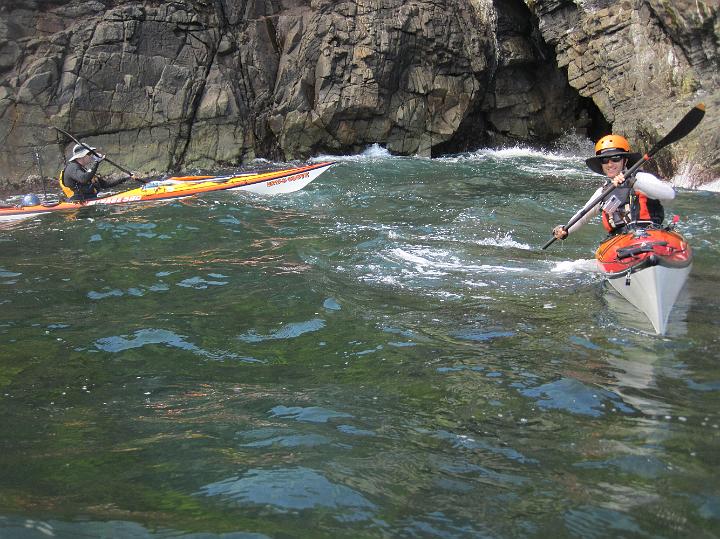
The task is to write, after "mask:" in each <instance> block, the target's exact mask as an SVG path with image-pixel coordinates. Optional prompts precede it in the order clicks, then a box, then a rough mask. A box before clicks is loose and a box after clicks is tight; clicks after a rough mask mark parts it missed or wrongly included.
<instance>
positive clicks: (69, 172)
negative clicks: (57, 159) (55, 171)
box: [60, 144, 130, 202]
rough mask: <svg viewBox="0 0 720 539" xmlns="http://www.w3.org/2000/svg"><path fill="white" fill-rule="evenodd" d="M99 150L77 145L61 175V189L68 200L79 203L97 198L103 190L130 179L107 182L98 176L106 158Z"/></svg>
mask: <svg viewBox="0 0 720 539" xmlns="http://www.w3.org/2000/svg"><path fill="white" fill-rule="evenodd" d="M95 150H97V148H94V147H92V146H87V145H85V144H76V145H75V146H74V147H73V153H72V155H71V156H70V157H69V158H68V161H67V164H66V165H65V168H64V169H63V171H62V172H61V173H60V188H61V189H62V191H63V193H64V194H65V196H66V197H67V199H68V200H71V201H74V202H79V201H82V200H88V199H92V198H97V196H98V194H99V193H100V191H101V190H102V189H108V188H110V187H115V186H116V185H120V184H121V183H123V182H125V181H127V180H129V179H130V178H120V179H119V180H107V179H105V178H100V177H97V176H96V173H97V169H98V167H99V166H100V163H101V162H102V161H103V159H105V156H104V155H102V154H100V153H98V152H96V151H95Z"/></svg>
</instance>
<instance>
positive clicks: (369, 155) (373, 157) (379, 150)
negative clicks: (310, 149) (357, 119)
mask: <svg viewBox="0 0 720 539" xmlns="http://www.w3.org/2000/svg"><path fill="white" fill-rule="evenodd" d="M384 159H403V158H402V157H397V156H393V155H392V154H391V153H390V152H389V151H388V150H387V148H383V147H382V146H380V145H379V144H377V143H376V144H373V145H372V146H368V147H367V148H366V149H365V150H364V151H363V152H362V153H360V154H355V155H319V156H317V157H314V158H313V159H312V160H311V161H313V162H315V161H317V162H320V161H351V162H361V161H380V160H384Z"/></svg>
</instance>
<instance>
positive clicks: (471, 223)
mask: <svg viewBox="0 0 720 539" xmlns="http://www.w3.org/2000/svg"><path fill="white" fill-rule="evenodd" d="M581 164H582V161H581V160H580V159H579V158H578V156H577V155H573V154H572V152H568V151H562V152H555V153H550V152H545V153H541V152H535V151H533V150H530V149H524V148H516V149H507V150H503V151H480V152H476V153H472V154H464V155H461V156H453V157H448V158H445V159H437V160H429V159H410V158H393V157H391V156H389V155H388V154H387V152H384V151H382V149H380V148H375V149H374V150H372V151H370V152H369V153H368V154H367V155H363V156H353V157H349V158H345V159H342V160H340V163H339V164H338V165H336V166H335V167H334V168H333V169H331V170H330V171H328V172H327V173H326V174H324V175H323V176H322V177H321V178H320V179H319V180H318V181H317V182H315V183H313V184H312V185H311V186H309V187H308V188H307V189H305V190H303V191H300V192H298V193H294V194H293V195H291V196H289V197H280V198H272V199H264V198H260V197H254V196H249V195H244V194H233V193H221V194H216V195H214V196H210V197H206V198H203V199H198V200H196V201H193V202H192V204H181V203H177V202H176V203H170V204H164V205H157V206H154V205H153V206H145V207H143V208H132V209H122V208H114V209H112V210H111V209H103V208H95V209H94V210H93V211H92V212H90V213H88V212H80V213H78V215H76V216H75V217H74V218H73V219H70V220H68V219H65V218H63V217H59V216H50V215H49V216H43V217H42V218H38V219H35V220H32V221H29V222H26V223H24V224H22V225H18V226H16V227H13V228H12V229H9V230H4V231H3V233H2V234H1V235H0V236H1V237H0V244H1V245H2V247H3V256H2V259H1V260H0V305H1V306H2V307H3V309H2V310H0V342H1V343H2V347H1V348H0V418H1V419H0V429H2V432H3V436H2V437H0V515H3V516H2V517H0V537H4V536H5V535H8V536H10V537H21V538H23V537H32V538H36V537H73V538H75V537H83V536H88V537H198V538H199V537H233V538H234V537H243V538H250V537H252V538H259V537H285V536H288V537H312V538H316V537H333V538H335V537H517V536H521V537H525V536H528V537H545V536H563V537H564V536H568V537H574V536H582V537H617V536H639V537H642V536H650V537H656V536H703V534H705V535H707V533H708V530H715V529H718V526H720V501H719V500H720V493H719V491H718V487H717V485H718V475H717V474H718V472H717V466H715V463H716V461H717V458H716V455H717V454H718V449H719V448H718V445H719V440H720V427H719V425H720V415H719V412H718V409H719V408H718V394H719V393H718V392H719V391H720V371H719V370H718V365H717V361H716V359H717V357H720V350H719V346H720V341H719V340H718V337H717V322H716V321H717V318H718V316H720V301H719V300H718V299H717V297H716V296H715V295H713V294H711V293H708V290H713V288H712V287H713V285H714V283H715V281H717V269H716V268H717V265H718V262H719V261H720V256H719V253H720V243H718V241H717V237H718V229H719V226H720V221H718V220H717V219H715V218H712V217H709V216H711V215H714V213H716V212H715V209H716V205H717V194H707V195H702V196H700V195H698V194H695V193H686V192H681V193H680V195H679V196H678V198H677V199H676V200H675V201H674V204H675V205H676V207H675V208H672V209H669V212H670V211H676V212H678V213H682V214H683V215H686V216H687V219H686V221H687V223H686V224H684V226H685V227H686V228H684V230H685V229H686V230H687V232H688V237H689V239H690V241H691V243H692V244H693V246H694V248H695V250H696V261H695V265H694V268H693V272H692V274H691V276H690V280H689V281H688V289H687V290H686V292H685V294H684V295H683V296H681V298H680V299H679V302H678V306H677V307H676V309H675V311H674V312H673V313H672V315H671V322H670V326H669V332H668V335H666V336H663V337H659V336H657V335H655V334H654V332H653V331H652V328H651V327H650V325H649V323H648V322H647V321H645V320H644V319H643V318H642V317H639V316H638V313H636V312H634V311H633V309H632V307H631V306H630V305H629V304H628V303H627V302H624V301H621V298H619V297H617V296H616V295H615V296H614V295H613V294H612V292H610V291H608V290H607V287H606V286H603V284H602V282H601V277H600V275H598V273H597V271H596V269H595V264H594V262H593V258H592V257H593V251H594V248H595V247H596V245H597V243H598V242H599V240H600V238H601V236H602V234H603V233H602V232H601V231H600V226H599V225H598V226H588V227H585V229H583V230H582V231H580V232H578V233H577V234H576V235H574V237H573V238H570V239H568V240H566V241H565V242H556V244H555V245H553V246H552V248H551V249H549V250H548V251H542V250H540V249H539V246H540V245H542V244H543V243H545V241H546V240H547V236H548V235H549V230H550V229H551V227H552V226H553V225H554V224H557V223H559V222H566V221H567V220H568V218H569V217H570V216H571V215H572V214H573V213H574V212H575V210H576V209H577V208H578V207H579V206H580V205H581V204H582V203H584V202H585V200H586V198H587V195H588V194H589V193H590V192H592V191H593V190H594V189H595V187H596V184H597V179H596V178H595V177H593V176H592V175H589V174H587V173H586V172H585V171H584V170H583V169H582V168H581Z"/></svg>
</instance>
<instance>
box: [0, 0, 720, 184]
mask: <svg viewBox="0 0 720 539" xmlns="http://www.w3.org/2000/svg"><path fill="white" fill-rule="evenodd" d="M591 3H592V2H589V1H588V2H574V1H570V0H568V1H562V0H547V1H531V0H527V1H526V3H523V2H522V1H521V0H502V1H501V0H497V1H496V2H493V1H492V0H412V1H404V0H353V1H342V0H339V1H333V0H264V1H262V2H260V1H248V0H179V1H175V2H172V3H165V2H158V1H154V0H136V1H129V0H126V1H123V0H102V1H101V0H90V1H78V0H51V1H48V0H44V1H40V0H37V1H33V0H6V1H5V2H4V3H3V4H2V5H0V141H2V144H3V148H4V149H5V152H3V153H2V154H0V177H4V178H8V179H12V178H17V177H25V176H28V175H30V174H37V173H38V172H42V173H44V174H45V175H48V176H49V175H53V174H55V173H56V172H57V169H58V168H59V167H60V166H61V165H62V157H61V152H63V151H64V152H65V153H66V154H67V151H68V141H67V140H61V144H58V143H57V139H56V133H55V132H54V131H53V130H49V129H48V128H47V127H48V126H50V125H55V126H58V127H62V128H64V129H66V130H68V131H70V132H71V133H74V134H76V135H77V136H79V137H82V138H85V139H87V140H88V141H90V142H91V143H92V144H93V145H96V146H99V147H101V148H103V150H104V151H106V152H108V153H109V154H110V155H111V156H112V158H113V160H115V161H117V162H120V163H123V164H124V165H126V166H128V167H130V168H133V169H135V170H138V171H139V172H143V173H150V172H153V171H155V172H165V171H174V170H178V169H192V168H211V167H216V166H228V165H230V166H234V165H238V164H240V163H242V162H245V161H248V160H251V159H253V158H255V157H265V158H269V159H282V160H289V159H296V158H305V157H308V156H310V155H313V154H317V153H321V152H327V153H349V152H357V151H360V150H362V149H364V148H365V147H366V146H367V145H369V144H373V143H380V144H382V145H384V146H386V147H387V148H388V149H389V150H390V151H392V152H394V153H399V154H404V155H412V154H420V155H436V154H439V153H443V152H453V151H459V150H464V149H467V148H473V147H478V146H482V145H490V144H504V143H512V142H517V141H522V142H529V143H547V142H549V141H551V140H552V139H554V138H556V137H558V136H559V135H561V134H563V133H564V132H567V131H568V130H580V131H581V132H585V133H590V134H595V133H593V131H594V130H601V128H602V126H601V125H600V124H599V123H598V121H593V118H602V117H603V116H604V118H606V119H607V120H608V121H609V122H611V123H613V124H614V126H613V127H614V128H615V129H616V130H620V131H623V132H625V133H626V134H627V135H628V136H630V137H632V136H634V135H637V136H641V135H642V136H644V137H646V138H652V137H653V136H655V134H656V133H661V134H662V133H663V132H664V131H665V129H666V127H667V126H668V125H670V124H671V123H672V121H673V120H674V119H676V116H677V115H678V114H680V113H681V112H682V109H683V107H684V106H686V104H687V103H690V102H691V101H692V100H693V99H695V98H696V96H697V94H699V93H702V92H705V93H706V94H708V95H709V96H710V97H712V98H713V99H717V90H716V88H717V80H716V77H717V72H718V69H717V67H718V46H717V35H718V32H717V31H716V30H715V28H716V26H713V24H715V25H717V9H716V8H710V7H707V8H703V9H705V11H703V12H702V13H700V12H699V11H698V14H697V16H696V15H694V14H693V15H692V17H691V16H689V15H688V13H687V12H685V11H683V16H682V17H679V18H678V17H676V16H675V11H676V10H674V9H673V8H665V7H664V6H663V5H660V4H662V3H663V2H662V1H661V0H644V1H643V0H637V1H635V2H629V1H627V0H626V1H625V2H623V3H622V6H621V9H620V10H618V9H616V8H612V9H604V8H602V6H594V7H590V6H589V4H591ZM526 4H527V5H526ZM594 4H602V2H601V1H599V0H598V1H596V2H594ZM611 4H612V5H613V6H615V5H617V4H618V3H616V2H613V3H611ZM675 4H677V2H675ZM696 4H697V5H700V4H701V2H698V3H696V2H694V1H693V2H692V5H693V6H695V5H696ZM698 9H699V8H698ZM693 13H694V12H693ZM673 55H674V56H673ZM670 57H672V61H670V62H669V63H668V61H669V60H668V61H664V63H663V62H661V61H660V59H667V58H670ZM558 65H559V67H558ZM636 74H637V75H636ZM713 85H714V86H713ZM658 88H660V89H661V90H662V92H661V93H662V99H658ZM713 92H714V93H713ZM679 105H682V106H679ZM708 105H709V106H711V105H710V103H708ZM639 110H641V111H647V114H643V115H641V114H639V113H638V111H639ZM598 111H599V112H598ZM641 116H642V120H643V121H642V122H641V121H640V120H641ZM600 123H601V122H600ZM709 132H710V131H708V133H709ZM715 134H717V129H716V130H715ZM717 146H718V144H717V140H715V146H714V147H715V148H717ZM716 153H717V152H715V154H716ZM716 159H717V158H716ZM38 160H39V162H40V164H41V165H42V168H43V170H42V171H39V170H38ZM709 165H710V166H714V165H717V163H716V162H715V163H709Z"/></svg>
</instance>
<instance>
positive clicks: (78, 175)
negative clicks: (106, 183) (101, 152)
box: [63, 161, 100, 185]
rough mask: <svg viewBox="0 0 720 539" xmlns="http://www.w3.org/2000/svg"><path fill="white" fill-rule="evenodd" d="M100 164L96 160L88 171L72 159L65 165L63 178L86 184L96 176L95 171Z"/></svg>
mask: <svg viewBox="0 0 720 539" xmlns="http://www.w3.org/2000/svg"><path fill="white" fill-rule="evenodd" d="M99 165H100V163H99V162H95V163H93V164H92V166H91V167H90V169H89V170H87V171H86V170H85V169H84V168H82V167H81V166H80V165H78V164H77V163H76V162H75V161H70V162H69V163H68V164H67V166H66V167H65V172H63V178H66V179H68V180H72V181H74V182H75V183H79V184H81V185H86V184H88V183H90V181H91V180H92V179H93V177H94V176H95V171H97V168H98V166H99Z"/></svg>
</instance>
